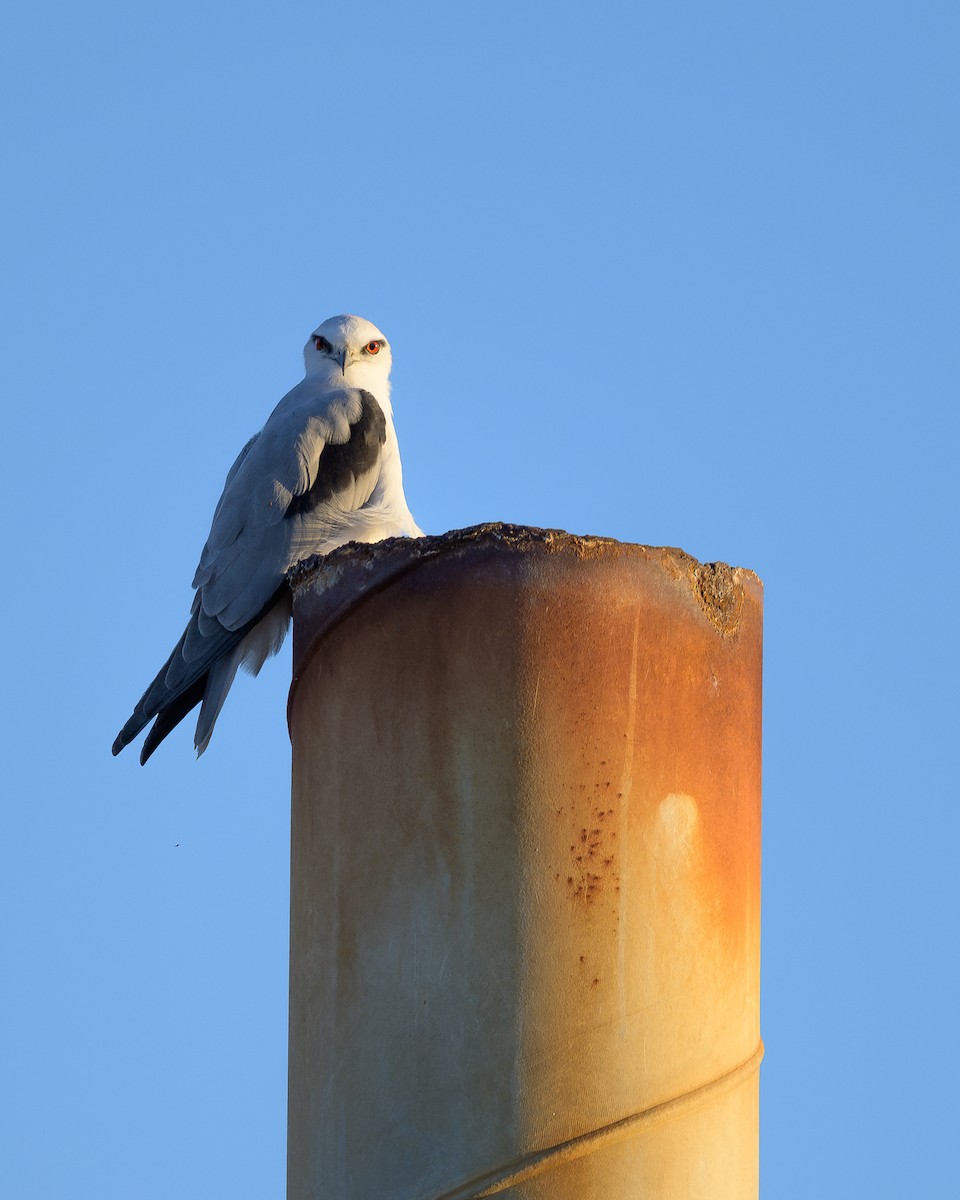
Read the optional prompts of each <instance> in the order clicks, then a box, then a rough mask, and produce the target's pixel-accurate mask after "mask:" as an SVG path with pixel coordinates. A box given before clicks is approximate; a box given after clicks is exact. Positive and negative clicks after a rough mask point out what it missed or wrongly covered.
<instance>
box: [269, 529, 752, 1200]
mask: <svg viewBox="0 0 960 1200" xmlns="http://www.w3.org/2000/svg"><path fill="white" fill-rule="evenodd" d="M761 621H762V594H761V586H760V582H759V580H758V579H757V578H756V576H754V575H753V574H751V573H750V572H749V571H743V570H740V569H731V568H729V567H726V566H723V565H706V566H704V565H701V564H699V563H697V562H696V561H695V560H693V559H691V558H690V557H689V556H688V555H686V554H684V553H683V552H682V551H679V550H667V549H650V548H647V547H642V546H628V545H622V544H619V543H616V542H612V541H608V540H603V539H596V538H576V537H572V536H570V535H567V534H561V533H551V532H544V531H540V530H528V529H522V528H516V527H506V526H483V527H480V528H478V529H476V530H467V531H461V532H459V533H456V534H451V535H447V536H446V537H444V538H425V539H423V540H417V541H395V542H390V543H382V544H381V545H379V546H375V547H371V546H362V547H348V548H345V549H344V550H341V551H338V552H336V553H335V554H334V555H333V556H331V557H330V558H329V559H328V560H326V561H325V565H324V566H323V567H322V569H320V570H316V571H312V572H311V571H309V570H308V571H304V572H302V573H301V574H300V576H299V578H298V579H297V580H296V581H295V593H294V631H295V633H294V687H293V690H292V692H291V701H290V728H291V734H292V739H293V832H292V844H293V851H292V884H291V912H292V917H291V921H292V931H291V990H290V1111H289V1148H288V1154H289V1173H288V1198H289V1200H320V1198H321V1197H322V1198H324V1200H441V1198H442V1200H467V1198H468V1197H480V1196H492V1195H505V1196H506V1195H509V1196H511V1197H517V1198H522V1200H601V1198H602V1200H624V1198H626V1197H638V1198H639V1197H642V1198H643V1200H648V1198H650V1200H652V1198H656V1200H681V1198H682V1200H698V1198H703V1200H749V1197H751V1196H756V1195H757V1123H758V1118H757V1100H758V1075H757V1067H758V1065H759V1060H760V1055H761V1053H762V1051H761V1044H760V1031H759V934H760V668H761Z"/></svg>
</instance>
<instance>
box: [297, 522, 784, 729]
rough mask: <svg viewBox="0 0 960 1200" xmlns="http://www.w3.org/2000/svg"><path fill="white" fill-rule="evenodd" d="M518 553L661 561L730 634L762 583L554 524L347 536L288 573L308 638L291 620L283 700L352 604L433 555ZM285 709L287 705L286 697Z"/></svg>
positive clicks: (672, 551)
mask: <svg viewBox="0 0 960 1200" xmlns="http://www.w3.org/2000/svg"><path fill="white" fill-rule="evenodd" d="M504 553H506V554H520V555H523V556H525V557H526V556H537V555H557V554H558V555H570V556H573V557H574V558H576V559H577V560H580V561H588V560H597V559H607V560H613V559H623V558H627V559H630V558H633V559H642V560H646V561H648V562H650V561H651V560H652V561H653V562H658V561H659V562H660V563H661V564H662V565H663V567H664V569H666V570H668V571H669V573H670V574H671V575H672V576H673V577H674V578H684V577H685V578H686V580H687V582H688V583H689V586H690V588H691V591H692V592H693V594H694V595H695V596H696V598H697V600H698V601H699V603H700V606H701V607H702V609H703V611H704V613H705V615H706V616H707V617H708V619H709V620H710V621H711V622H712V624H713V625H714V626H715V627H716V629H717V631H718V633H719V634H720V635H721V636H723V637H729V636H732V635H733V634H734V633H736V631H737V628H738V626H739V624H740V613H741V610H742V607H743V592H744V587H745V586H746V587H747V588H749V589H751V590H756V591H758V592H759V591H761V590H762V586H763V585H762V583H761V581H760V579H759V578H758V577H757V576H756V575H755V574H754V573H753V571H749V570H747V569H745V568H743V567H730V566H728V565H727V564H726V563H701V562H699V561H698V560H697V559H695V558H694V557H693V556H692V555H690V554H687V553H686V551H684V550H680V549H677V548H676V547H672V546H641V545H635V544H633V543H630V542H618V541H617V540H616V539H614V538H604V537H590V536H584V537H580V536H577V535H575V534H572V533H566V532H564V531H563V530H561V529H537V528H535V527H533V526H529V525H508V524H504V523H502V522H499V521H494V522H489V523H487V524H484V525H472V526H470V527H469V528H467V529H452V530H450V532H449V533H444V534H439V535H436V536H428V537H423V538H403V537H396V538H387V539H385V540H384V541H381V542H373V543H366V542H348V543H347V544H346V545H344V546H339V547H338V548H337V549H336V550H333V551H331V552H330V553H329V554H315V555H313V556H311V557H310V558H307V559H305V560H304V561H303V562H301V563H298V564H297V566H295V567H294V568H293V569H292V570H291V571H289V572H288V574H287V581H288V582H289V584H290V587H291V588H292V590H293V594H294V617H295V618H296V611H297V608H298V607H299V606H300V603H299V602H301V601H302V600H304V599H305V598H306V597H305V595H304V593H308V594H309V597H310V604H309V608H310V618H309V625H310V629H309V632H308V633H306V632H305V631H304V632H302V633H301V636H306V637H307V640H308V643H309V644H308V645H305V646H301V645H299V644H298V637H297V634H298V630H297V622H296V619H295V620H294V679H293V684H292V686H291V690H290V702H291V703H292V701H293V695H294V692H295V690H296V686H297V682H298V678H299V676H300V675H302V673H303V670H304V669H305V667H306V665H307V662H308V660H309V659H310V658H312V656H313V652H314V649H315V648H316V646H317V645H318V643H319V642H320V640H321V639H322V638H323V636H324V635H325V634H327V633H329V631H330V630H331V629H332V628H333V627H334V626H335V625H338V624H339V623H340V621H342V620H343V619H344V617H346V616H347V615H348V614H349V613H350V612H351V611H352V610H353V609H354V608H356V607H357V605H359V604H361V603H362V602H363V601H364V600H365V599H366V598H368V597H369V596H371V595H373V594H375V593H377V592H380V591H382V590H383V589H384V588H385V587H388V586H389V585H390V584H392V583H394V582H396V581H397V580H398V579H400V578H401V577H402V576H404V575H406V574H408V573H409V572H411V571H414V570H417V569H418V568H421V567H423V566H424V565H425V564H427V563H429V562H431V561H432V560H434V559H437V558H440V557H445V558H455V557H461V558H469V559H471V560H476V559H477V558H478V557H479V558H481V559H482V558H486V557H487V556H488V555H503V554H504ZM288 711H289V704H288Z"/></svg>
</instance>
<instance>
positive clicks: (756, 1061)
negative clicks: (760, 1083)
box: [435, 1042, 763, 1200]
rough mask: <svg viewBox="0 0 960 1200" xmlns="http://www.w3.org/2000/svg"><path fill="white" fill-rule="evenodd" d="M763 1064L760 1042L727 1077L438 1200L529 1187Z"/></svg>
mask: <svg viewBox="0 0 960 1200" xmlns="http://www.w3.org/2000/svg"><path fill="white" fill-rule="evenodd" d="M762 1061H763V1042H760V1044H759V1045H758V1046H757V1048H756V1050H755V1051H754V1052H753V1054H751V1055H750V1057H749V1058H748V1059H746V1061H745V1062H742V1063H740V1065H739V1066H737V1067H734V1068H733V1070H732V1071H727V1072H726V1074H724V1075H719V1076H718V1077H717V1078H716V1079H712V1080H711V1081H710V1082H709V1083H704V1084H702V1085H701V1086H700V1087H697V1088H694V1089H693V1090H692V1091H689V1092H684V1093H683V1095H682V1096H674V1097H673V1098H672V1099H671V1100H664V1101H663V1103H661V1104H654V1105H652V1106H651V1107H650V1108H645V1109H644V1110H643V1111H642V1112H638V1113H633V1114H631V1115H630V1116H629V1117H623V1118H621V1119H620V1120H619V1121H613V1122H612V1123H611V1124H610V1125H604V1126H603V1127H602V1128H601V1129H594V1130H591V1132H590V1133H582V1134H580V1135H579V1137H575V1138H570V1140H569V1141H566V1142H561V1143H560V1144H559V1145H558V1146H550V1147H549V1148H548V1149H546V1150H537V1151H535V1152H534V1153H533V1154H528V1155H527V1156H526V1157H524V1158H522V1159H520V1160H519V1161H518V1162H513V1163H510V1164H509V1165H508V1166H504V1167H498V1168H497V1169H496V1170H495V1171H490V1172H488V1173H487V1174H486V1175H483V1176H482V1177H480V1178H479V1179H473V1180H471V1181H470V1182H469V1183H464V1184H461V1185H460V1186H458V1187H455V1188H454V1189H453V1191H448V1192H443V1193H442V1194H441V1195H439V1196H437V1197H436V1198H435V1200H483V1198H484V1197H485V1196H495V1195H497V1193H499V1192H504V1191H506V1190H507V1188H511V1187H516V1186H517V1185H518V1184H521V1183H526V1182H527V1180H529V1179H533V1178H535V1177H536V1176H537V1175H544V1174H546V1172H547V1171H552V1170H553V1169H554V1168H555V1167H559V1166H563V1165H564V1164H565V1163H568V1162H572V1161H573V1160H574V1159H577V1158H584V1157H586V1155H588V1154H593V1153H595V1152H596V1151H597V1150H600V1149H601V1148H603V1147H605V1146H609V1145H612V1144H613V1143H614V1142H622V1141H625V1140H626V1139H627V1138H631V1137H637V1136H639V1135H640V1134H641V1133H644V1132H645V1131H646V1130H647V1129H649V1128H650V1127H651V1126H653V1125H656V1124H657V1123H658V1122H660V1121H666V1120H669V1119H670V1118H671V1117H676V1116H679V1115H680V1114H682V1113H685V1112H688V1111H690V1110H691V1109H693V1108H697V1107H698V1106H699V1105H701V1104H706V1103H709V1102H710V1101H711V1100H714V1099H717V1098H718V1097H720V1096H723V1095H725V1094H726V1093H727V1092H730V1091H733V1089H734V1088H735V1087H737V1086H738V1085H739V1084H741V1083H743V1082H744V1081H745V1080H747V1079H749V1078H750V1076H751V1075H754V1074H755V1073H756V1072H757V1071H758V1070H759V1067H760V1063H761V1062H762Z"/></svg>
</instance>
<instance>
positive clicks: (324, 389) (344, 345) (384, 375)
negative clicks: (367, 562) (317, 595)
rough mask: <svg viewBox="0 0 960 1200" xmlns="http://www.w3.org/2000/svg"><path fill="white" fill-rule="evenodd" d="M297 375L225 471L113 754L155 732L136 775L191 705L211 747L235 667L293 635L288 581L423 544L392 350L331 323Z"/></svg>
mask: <svg viewBox="0 0 960 1200" xmlns="http://www.w3.org/2000/svg"><path fill="white" fill-rule="evenodd" d="M303 357H304V362H305V364H306V376H305V378H304V379H303V381H302V382H301V383H298V384H297V386H296V387H295V388H294V389H293V390H292V391H290V392H288V393H287V394H286V395H285V396H284V397H283V399H282V400H281V401H280V403H279V404H278V405H277V407H276V408H275V409H274V410H273V412H272V413H271V414H270V418H269V420H268V421H267V423H266V425H264V427H263V429H261V430H260V432H259V433H258V434H255V435H254V436H253V437H252V438H251V439H250V441H249V442H247V444H246V445H245V446H244V448H243V449H242V450H241V451H240V454H239V456H238V458H237V461H236V462H235V463H234V464H233V466H232V467H231V468H230V470H229V472H228V473H227V479H226V482H225V484H224V487H223V495H222V496H221V497H220V502H219V503H218V504H217V507H216V511H215V512H214V514H213V524H212V525H211V528H210V536H209V537H208V538H207V544H206V545H205V546H204V548H203V553H202V554H201V555H200V565H199V566H198V567H197V573H196V575H195V576H194V580H193V586H194V587H195V588H196V592H197V594H196V596H195V597H194V600H193V607H192V610H191V617H190V621H189V623H188V625H187V628H186V629H185V630H184V632H183V636H182V637H181V638H180V641H179V642H178V643H177V645H176V646H175V647H174V650H173V653H172V654H171V655H170V657H169V658H168V659H167V662H166V663H165V665H164V667H163V669H162V670H161V671H160V673H159V675H158V676H157V677H156V679H155V680H154V681H153V683H151V684H150V686H149V687H148V688H147V690H146V692H145V693H144V695H143V697H142V698H141V700H140V702H139V704H138V705H137V707H136V708H135V709H134V712H133V716H132V717H131V718H130V720H129V721H127V723H126V725H124V727H123V729H121V731H120V733H119V734H118V735H117V740H116V741H115V742H114V743H113V753H114V754H119V753H120V751H121V750H122V749H123V748H124V746H127V745H129V744H130V742H132V741H133V739H134V738H135V737H136V736H137V734H138V733H140V731H141V730H142V729H143V728H144V726H145V725H147V724H148V723H149V722H150V721H151V720H153V719H154V718H156V720H155V722H154V725H153V728H152V729H151V730H150V732H149V733H148V734H147V737H146V740H145V741H144V744H143V750H142V752H141V754H140V761H141V763H145V762H146V761H147V759H148V758H149V757H150V755H151V754H152V753H153V752H154V750H156V748H157V746H159V745H160V743H161V742H162V741H163V739H164V738H165V737H166V736H167V734H168V733H169V732H170V731H171V730H172V729H173V728H174V727H175V726H176V725H178V724H179V722H180V721H182V720H183V718H184V717H185V716H186V715H187V713H189V712H190V711H191V709H193V708H194V707H195V706H196V705H197V704H200V705H201V708H200V716H199V718H198V720H197V731H196V736H195V738H194V745H195V746H196V750H197V754H198V755H200V754H202V753H203V752H204V750H205V749H206V748H207V744H208V743H209V741H210V735H211V733H212V732H213V726H214V723H215V722H216V719H217V716H218V715H219V713H220V709H221V708H222V707H223V702H224V700H225V699H226V696H227V692H229V690H230V685H231V684H232V683H233V680H234V677H235V676H236V673H237V669H238V668H239V667H240V666H241V665H242V666H243V667H244V668H245V669H247V670H249V671H250V673H251V674H253V675H256V674H257V672H258V671H259V670H260V668H261V667H262V666H263V664H264V662H265V661H266V659H267V658H269V656H270V655H271V654H276V652H277V651H278V650H279V649H280V646H281V645H282V643H283V639H284V638H285V637H286V633H287V628H288V626H289V624H290V612H291V604H290V590H289V587H288V586H287V583H286V581H285V578H284V577H285V575H286V572H287V571H288V570H289V569H290V568H291V567H293V566H294V565H295V564H296V563H298V562H300V561H302V560H303V559H304V558H307V557H308V556H309V555H311V554H325V553H326V552H327V551H329V550H333V549H334V548H335V547H336V546H341V545H343V544H344V543H345V542H350V541H356V542H377V541H380V540H381V538H386V537H393V536H395V535H400V534H403V535H407V536H410V537H421V536H423V531H422V530H421V529H419V528H418V527H417V524H416V522H415V521H414V519H413V516H412V515H411V513H410V509H409V508H408V507H407V501H406V499H405V497H404V494H403V478H402V474H401V468H400V449H399V446H398V445H397V435H396V432H395V431H394V428H393V410H392V408H391V406H390V367H391V355H390V344H389V342H388V341H387V339H386V338H385V337H384V336H383V334H382V333H381V332H380V330H379V329H377V327H376V326H375V325H371V323H370V322H369V321H365V320H364V319H363V318H362V317H352V316H340V317H331V318H330V320H329V321H324V323H323V324H322V325H321V326H320V327H319V328H318V329H316V330H314V332H313V333H312V334H311V335H310V338H309V340H308V342H307V344H306V346H305V347H304V351H303Z"/></svg>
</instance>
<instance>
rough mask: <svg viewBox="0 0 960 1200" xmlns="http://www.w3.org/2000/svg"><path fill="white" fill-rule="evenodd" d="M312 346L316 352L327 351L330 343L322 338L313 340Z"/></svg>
mask: <svg viewBox="0 0 960 1200" xmlns="http://www.w3.org/2000/svg"><path fill="white" fill-rule="evenodd" d="M313 344H314V345H315V346H316V348H317V349H318V350H329V349H330V343H329V342H328V341H327V339H326V338H324V337H318V338H314V339H313Z"/></svg>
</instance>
